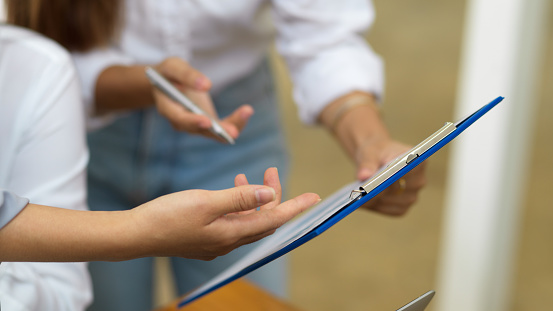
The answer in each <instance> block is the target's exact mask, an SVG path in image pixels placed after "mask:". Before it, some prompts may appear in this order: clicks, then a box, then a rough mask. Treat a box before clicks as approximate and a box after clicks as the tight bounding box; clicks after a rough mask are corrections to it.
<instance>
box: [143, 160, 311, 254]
mask: <svg viewBox="0 0 553 311" xmlns="http://www.w3.org/2000/svg"><path fill="white" fill-rule="evenodd" d="M235 184H236V187H235V188H231V189H226V190H219V191H206V190H188V191H182V192H178V193H173V194H169V195H166V196H163V197H160V198H158V199H156V200H154V201H151V202H148V203H146V204H144V205H141V206H139V207H137V208H136V209H135V213H136V219H137V221H138V224H139V226H138V227H139V228H143V230H144V233H145V237H144V241H145V242H144V247H146V248H147V250H146V253H150V254H149V255H152V256H153V255H155V256H179V257H185V258H192V259H201V260H211V259H214V258H215V257H217V256H221V255H224V254H226V253H228V252H230V251H232V250H233V249H235V248H237V247H239V246H241V245H244V244H248V243H252V242H255V241H257V240H259V239H261V238H263V237H266V236H268V235H270V234H272V233H274V232H275V230H276V229H277V228H279V227H280V226H282V225H283V224H284V223H286V222H287V221H289V220H290V219H292V218H293V217H294V216H296V215H298V214H299V213H301V212H302V211H304V210H305V209H307V208H309V207H310V206H312V205H314V204H315V203H317V202H318V201H319V200H320V198H319V196H318V195H316V194H314V193H305V194H302V195H300V196H297V197H295V198H293V199H291V200H288V201H286V202H284V203H281V202H280V201H281V196H282V190H281V186H280V181H279V179H278V172H277V170H276V168H270V169H268V170H267V171H266V172H265V181H264V184H265V185H263V186H262V185H249V184H248V182H247V180H246V178H245V176H244V175H238V176H237V177H236V179H235ZM258 207H260V208H259V209H258Z"/></svg>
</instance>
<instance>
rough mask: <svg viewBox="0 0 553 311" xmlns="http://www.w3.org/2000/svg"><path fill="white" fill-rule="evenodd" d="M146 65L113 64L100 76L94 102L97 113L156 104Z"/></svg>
mask: <svg viewBox="0 0 553 311" xmlns="http://www.w3.org/2000/svg"><path fill="white" fill-rule="evenodd" d="M144 70H145V66H141V65H134V66H111V67H108V68H106V69H105V70H104V71H102V73H100V75H99V76H98V80H97V81H96V88H95V95H94V104H95V110H96V113H98V114H101V113H106V112H111V111H117V110H132V109H138V108H144V107H148V106H151V105H153V104H154V97H153V94H152V87H151V85H150V83H149V81H148V78H147V77H146V74H145V72H144Z"/></svg>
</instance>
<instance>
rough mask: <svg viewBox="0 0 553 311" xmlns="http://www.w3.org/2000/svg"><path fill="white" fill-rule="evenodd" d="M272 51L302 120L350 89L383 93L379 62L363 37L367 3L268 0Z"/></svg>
mask: <svg viewBox="0 0 553 311" xmlns="http://www.w3.org/2000/svg"><path fill="white" fill-rule="evenodd" d="M273 3H274V9H273V16H274V20H275V26H276V28H277V49H278V51H279V52H280V53H281V55H282V56H283V57H284V58H285V60H286V62H287V64H288V68H289V71H290V74H291V77H292V80H293V82H294V99H295V100H296V102H297V104H298V107H299V114H300V118H301V119H302V121H304V122H306V123H313V122H315V120H316V118H317V116H318V115H319V113H320V112H321V111H322V109H323V108H324V107H325V106H326V105H327V104H329V103H330V102H331V101H333V100H334V99H336V98H338V97H340V96H342V95H345V94H347V93H349V92H351V91H356V90H358V91H365V92H369V93H373V94H374V95H376V96H377V97H378V98H380V97H381V96H382V92H383V84H384V82H383V81H384V78H383V64H382V61H381V59H380V58H379V57H378V55H376V54H375V53H374V52H373V51H372V50H371V48H370V46H369V45H368V44H367V43H366V41H365V39H364V38H363V32H365V31H366V30H367V29H368V28H369V26H370V25H371V24H372V22H373V20H374V8H373V6H372V4H371V2H370V1H367V0H343V1H311V0H297V1H289V0H274V1H273Z"/></svg>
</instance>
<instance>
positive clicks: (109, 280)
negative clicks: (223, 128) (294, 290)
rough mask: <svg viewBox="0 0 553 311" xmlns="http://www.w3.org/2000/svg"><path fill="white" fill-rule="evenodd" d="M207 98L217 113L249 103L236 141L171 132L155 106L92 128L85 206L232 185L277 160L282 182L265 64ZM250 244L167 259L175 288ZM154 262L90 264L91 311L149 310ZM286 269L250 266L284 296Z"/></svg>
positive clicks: (280, 146) (182, 289)
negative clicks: (207, 257) (206, 257)
mask: <svg viewBox="0 0 553 311" xmlns="http://www.w3.org/2000/svg"><path fill="white" fill-rule="evenodd" d="M213 100H214V103H215V106H216V107H217V111H218V113H219V115H220V116H221V117H224V116H227V115H229V114H230V113H231V112H232V111H234V109H236V108H237V107H238V106H240V105H242V104H250V105H252V106H253V107H254V110H255V114H254V115H253V116H252V118H251V119H250V122H249V123H248V125H247V126H246V128H245V129H244V130H243V132H242V134H241V135H240V137H239V138H238V139H237V141H236V145H233V146H231V145H226V144H221V143H218V142H215V141H213V140H211V139H206V138H204V137H201V136H195V135H189V134H186V133H182V132H177V131H174V130H173V129H172V128H171V125H170V124H169V122H168V121H167V120H166V119H164V118H163V117H162V116H160V115H159V114H158V113H157V111H156V110H155V109H153V108H151V109H145V110H140V111H137V112H133V113H132V114H129V115H127V116H124V117H121V118H119V119H118V120H117V121H115V122H114V123H113V124H111V125H109V126H108V127H106V128H103V129H101V130H99V131H96V132H93V133H90V134H89V136H88V142H89V146H90V154H91V158H90V165H89V169H88V187H89V199H88V202H89V205H90V208H91V209H92V210H124V209H129V208H132V207H135V206H138V205H140V204H142V203H144V202H147V201H149V200H152V199H154V198H156V197H159V196H161V195H164V194H168V193H172V192H176V191H182V190H186V189H208V190H217V189H224V188H230V187H233V186H234V177H235V176H236V175H237V174H239V173H245V174H246V176H247V177H248V180H249V181H250V183H256V184H262V183H263V174H264V172H265V169H267V168H268V167H271V166H276V167H278V169H279V173H280V176H281V180H282V182H283V183H285V181H286V177H287V175H288V174H287V171H288V163H287V162H288V161H287V152H286V149H285V142H284V138H283V134H282V131H281V128H280V127H281V124H280V118H279V111H278V106H277V104H276V100H275V92H274V87H273V81H272V78H271V73H270V70H269V68H268V65H267V63H266V62H263V64H261V65H260V66H259V68H258V69H257V70H255V71H254V72H253V73H252V74H250V75H249V76H247V77H245V78H243V79H241V80H239V81H237V82H236V83H234V84H233V85H231V86H229V87H227V88H226V89H224V90H223V91H222V92H220V93H218V94H217V95H215V96H214V97H213ZM251 247H252V246H251V245H249V246H243V247H241V248H239V249H236V250H234V251H233V252H231V253H229V254H228V255H225V256H222V257H219V258H217V259H215V260H213V261H209V262H205V261H198V260H190V259H182V258H172V259H171V263H172V267H173V271H174V275H175V278H176V283H177V288H178V292H179V294H183V293H186V292H187V291H189V290H191V289H194V288H195V287H197V286H199V285H200V284H201V283H203V282H205V281H207V280H208V279H210V278H211V277H213V276H214V275H216V274H217V273H218V272H220V271H222V270H223V269H224V268H226V267H227V266H229V265H230V264H231V263H233V262H234V261H236V260H237V259H239V258H240V257H242V256H243V255H244V254H245V253H246V252H247V251H248V250H249V249H251ZM152 266H153V258H141V259H136V260H131V261H126V262H119V263H112V262H93V263H91V264H90V271H91V275H92V280H93V285H94V303H93V305H92V306H91V308H90V309H89V310H101V311H109V310H118V311H120V310H134V311H139V310H151V309H152V280H153V277H152V272H153V271H152ZM286 272H287V269H286V261H285V259H283V260H277V261H275V262H273V263H271V264H270V265H268V266H266V267H264V268H262V269H259V270H258V271H255V272H253V273H252V274H250V278H251V279H252V280H254V281H256V282H257V283H258V284H259V285H261V286H263V287H265V288H266V289H268V290H269V291H272V292H273V293H275V294H277V295H280V296H284V295H285V291H286V281H287V275H286Z"/></svg>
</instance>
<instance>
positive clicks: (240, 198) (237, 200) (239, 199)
mask: <svg viewBox="0 0 553 311" xmlns="http://www.w3.org/2000/svg"><path fill="white" fill-rule="evenodd" d="M232 201H233V202H234V206H235V207H236V208H237V209H239V210H240V211H245V210H248V209H249V207H250V206H251V199H250V196H249V195H248V194H247V193H246V192H245V191H235V192H234V194H233V200H232Z"/></svg>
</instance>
